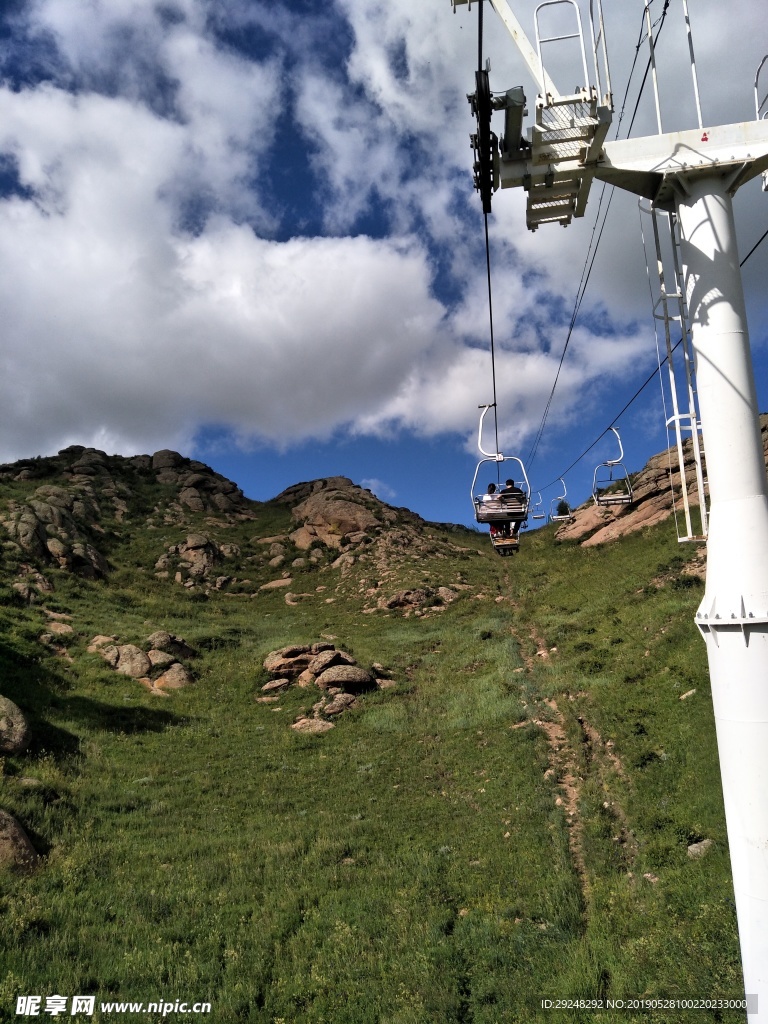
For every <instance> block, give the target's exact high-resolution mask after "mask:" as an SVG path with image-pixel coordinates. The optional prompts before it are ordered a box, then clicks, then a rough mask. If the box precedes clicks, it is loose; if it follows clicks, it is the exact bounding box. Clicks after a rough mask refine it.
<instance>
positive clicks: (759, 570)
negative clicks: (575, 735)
mask: <svg viewBox="0 0 768 1024" xmlns="http://www.w3.org/2000/svg"><path fill="white" fill-rule="evenodd" d="M677 210H678V217H679V223H680V228H681V234H682V247H681V248H682V257H683V266H684V274H685V285H686V295H687V299H688V309H689V312H690V317H691V324H692V337H693V348H694V353H695V358H696V377H697V381H698V388H699V404H700V410H701V425H702V432H703V435H704V450H705V451H706V453H707V476H708V478H709V488H710V499H711V508H710V530H709V539H708V542H707V580H706V589H705V593H704V599H703V601H702V603H701V606H700V608H699V611H698V612H697V615H696V621H697V624H698V625H699V628H700V629H701V631H702V633H703V635H704V638H705V640H706V644H707V655H708V658H709V669H710V678H711V683H712V700H713V705H714V713H715V724H716V729H717V742H718V749H719V754H720V770H721V774H722V780H723V796H724V801H725V815H726V824H727V828H728V841H729V846H730V853H731V865H732V870H733V884H734V890H735V896H736V911H737V916H738V921H739V935H740V939H741V955H742V963H743V967H744V984H745V991H746V993H747V994H748V995H750V994H757V995H758V997H759V1008H758V1014H757V1015H756V1016H754V1017H753V1016H750V1020H751V1021H755V1022H757V1021H762V1022H765V1021H768V483H767V482H766V471H765V461H764V456H763V445H762V440H761V436H760V425H759V417H758V407H757V397H756V393H755V383H754V376H753V371H752V359H751V353H750V348H749V335H748V332H747V321H746V313H745V305H744V293H743V289H742V283H741V273H740V270H739V259H738V254H737V246H736V234H735V230H734V222H733V209H732V203H731V197H730V195H729V194H728V192H727V191H726V184H725V182H724V181H723V180H722V179H721V178H719V177H714V176H713V177H709V176H707V177H702V178H699V179H698V180H694V181H689V182H688V184H687V185H684V191H681V193H679V194H678V198H677Z"/></svg>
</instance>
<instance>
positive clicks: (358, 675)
mask: <svg viewBox="0 0 768 1024" xmlns="http://www.w3.org/2000/svg"><path fill="white" fill-rule="evenodd" d="M264 668H265V669H266V671H267V672H268V673H269V674H270V675H271V676H272V679H271V680H270V681H269V682H268V683H265V684H264V685H263V686H262V687H261V692H262V696H261V697H257V698H256V699H257V702H259V703H270V702H272V701H274V700H276V699H278V697H279V694H280V693H281V692H283V691H284V690H286V689H288V687H289V686H291V685H292V684H294V685H298V686H300V687H308V686H316V687H317V688H318V689H319V690H321V691H322V692H323V695H322V696H321V697H320V699H319V700H318V701H316V703H315V704H313V706H312V714H311V715H307V714H301V715H300V716H299V717H298V718H297V719H296V721H295V722H294V723H293V725H292V726H291V728H292V729H294V730H295V731H296V732H310V733H322V732H327V731H328V730H329V729H331V728H332V727H333V723H332V722H330V721H329V719H330V718H336V717H337V716H338V715H340V714H342V712H344V711H347V710H349V709H350V708H353V707H356V706H357V700H356V698H357V697H358V696H360V695H361V694H364V693H368V692H370V691H372V690H376V689H387V688H389V687H392V686H394V685H396V684H395V682H394V680H392V679H389V678H388V674H387V672H386V670H385V669H384V667H383V666H382V665H379V664H375V665H373V666H371V669H370V670H368V669H365V668H362V667H361V666H360V665H358V664H357V661H356V660H355V658H353V657H352V655H351V654H349V653H348V652H347V651H343V650H340V649H338V648H336V647H335V646H334V645H333V644H332V643H327V642H322V643H314V644H293V645H291V646H290V647H281V648H280V650H277V651H271V652H270V653H269V654H268V655H267V656H266V658H265V659H264Z"/></svg>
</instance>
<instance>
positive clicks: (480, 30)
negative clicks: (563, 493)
mask: <svg viewBox="0 0 768 1024" xmlns="http://www.w3.org/2000/svg"><path fill="white" fill-rule="evenodd" d="M477 72H478V75H477V77H478V91H479V80H480V76H481V74H482V73H483V0H480V3H479V4H478V9H477ZM478 102H479V96H478ZM479 136H480V128H479V126H478V139H479ZM479 158H480V160H481V162H482V160H483V159H484V157H483V155H482V147H481V153H480V157H479ZM480 173H481V174H483V170H482V169H481V172H480ZM481 194H482V193H481ZM483 227H484V231H485V270H486V277H487V280H488V326H489V331H490V339H491V381H492V385H493V426H494V437H495V443H496V451H497V452H498V450H499V415H498V406H497V402H496V342H495V336H494V330H493V289H492V286H491V244H490V238H489V232H488V209H487V204H486V202H485V201H484V202H483ZM498 472H499V467H498V466H497V474H498Z"/></svg>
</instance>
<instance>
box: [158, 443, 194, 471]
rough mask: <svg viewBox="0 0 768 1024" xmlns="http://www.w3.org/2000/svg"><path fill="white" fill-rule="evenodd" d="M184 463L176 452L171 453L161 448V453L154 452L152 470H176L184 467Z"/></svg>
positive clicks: (167, 449)
mask: <svg viewBox="0 0 768 1024" xmlns="http://www.w3.org/2000/svg"><path fill="white" fill-rule="evenodd" d="M185 461H186V460H185V459H184V458H183V456H181V455H179V453H178V452H172V451H171V450H170V449H169V448H163V449H162V451H159V452H155V454H154V455H153V456H152V469H154V470H155V471H158V470H162V469H176V468H177V467H178V466H182V465H184V462H185Z"/></svg>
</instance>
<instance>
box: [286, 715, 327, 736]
mask: <svg viewBox="0 0 768 1024" xmlns="http://www.w3.org/2000/svg"><path fill="white" fill-rule="evenodd" d="M291 728H292V729H293V730H294V732H306V733H314V734H320V733H324V732H328V730H329V729H333V722H324V721H323V719H322V718H300V719H299V720H298V721H297V722H294V723H293V725H292V726H291Z"/></svg>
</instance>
